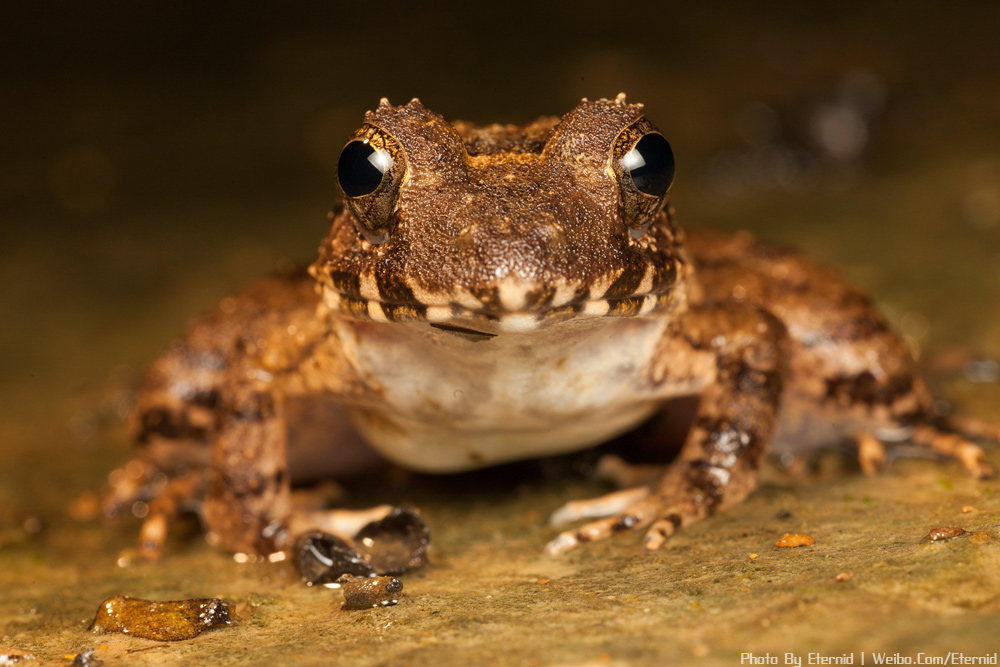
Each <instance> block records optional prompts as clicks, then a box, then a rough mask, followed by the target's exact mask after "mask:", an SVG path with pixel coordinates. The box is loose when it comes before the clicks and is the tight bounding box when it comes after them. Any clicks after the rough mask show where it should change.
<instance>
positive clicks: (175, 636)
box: [89, 595, 233, 641]
mask: <svg viewBox="0 0 1000 667" xmlns="http://www.w3.org/2000/svg"><path fill="white" fill-rule="evenodd" d="M232 617H233V605H232V604H231V603H229V602H225V601H224V600H220V599H219V598H194V599H191V600H174V601H169V602H153V601H151V600H140V599H138V598H131V597H126V596H123V595H118V596H114V597H110V598H108V599H107V600H105V601H104V602H102V603H101V606H100V607H99V608H98V610H97V614H96V615H95V616H94V622H93V623H91V624H90V628H89V630H91V631H92V632H98V631H104V632H121V633H123V634H127V635H133V636H135V637H142V638H144V639H155V640H158V641H176V640H179V639H191V638H193V637H197V636H198V635H200V634H201V633H202V632H204V631H205V630H207V629H209V628H211V627H215V626H217V625H231V624H232Z"/></svg>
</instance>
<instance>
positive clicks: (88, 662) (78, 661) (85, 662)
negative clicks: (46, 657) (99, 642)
mask: <svg viewBox="0 0 1000 667" xmlns="http://www.w3.org/2000/svg"><path fill="white" fill-rule="evenodd" d="M103 664H104V661H103V660H98V659H97V658H95V657H94V649H92V648H88V649H87V650H86V651H83V652H82V653H77V654H76V655H75V656H73V665H72V667H98V665H103Z"/></svg>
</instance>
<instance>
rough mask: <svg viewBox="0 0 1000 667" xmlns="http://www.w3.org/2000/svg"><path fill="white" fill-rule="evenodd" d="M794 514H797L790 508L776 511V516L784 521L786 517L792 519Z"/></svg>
mask: <svg viewBox="0 0 1000 667" xmlns="http://www.w3.org/2000/svg"><path fill="white" fill-rule="evenodd" d="M793 516H795V515H794V514H792V513H791V511H789V510H778V512H776V513H775V515H774V518H775V519H778V520H779V521H784V520H785V519H791V518H792V517H793Z"/></svg>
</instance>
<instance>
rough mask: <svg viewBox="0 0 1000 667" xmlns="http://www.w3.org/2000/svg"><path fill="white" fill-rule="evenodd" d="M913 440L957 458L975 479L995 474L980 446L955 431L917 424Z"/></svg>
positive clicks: (986, 477)
mask: <svg viewBox="0 0 1000 667" xmlns="http://www.w3.org/2000/svg"><path fill="white" fill-rule="evenodd" d="M913 441H914V442H916V443H917V444H920V445H924V446H926V447H930V448H931V449H933V450H934V451H936V452H938V453H939V454H943V455H944V456H948V457H951V458H955V459H958V460H959V461H960V462H961V463H962V465H963V466H965V469H966V470H967V471H968V472H969V474H970V475H971V476H973V477H975V478H976V479H988V478H990V477H993V476H994V475H995V474H996V473H995V471H994V470H993V466H991V465H990V463H989V461H987V460H986V453H985V452H983V450H982V448H981V447H979V446H978V445H975V444H973V443H971V442H969V441H968V440H966V439H965V438H964V437H963V436H962V435H959V434H957V433H951V432H948V431H942V430H940V429H938V428H935V427H933V426H918V427H917V428H915V429H914V430H913Z"/></svg>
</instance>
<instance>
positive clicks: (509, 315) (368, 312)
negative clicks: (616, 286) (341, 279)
mask: <svg viewBox="0 0 1000 667" xmlns="http://www.w3.org/2000/svg"><path fill="white" fill-rule="evenodd" d="M678 300H679V299H678V294H677V292H676V291H675V290H673V289H669V290H665V291H660V292H647V293H642V294H633V295H630V296H622V297H613V298H596V299H581V300H576V301H572V302H570V303H566V304H562V305H559V306H550V307H547V308H546V307H536V308H534V309H523V310H505V309H502V308H496V307H490V305H489V304H487V305H485V306H480V307H478V308H474V307H468V306H466V305H464V304H461V303H456V302H452V303H448V304H446V305H438V304H435V305H426V304H424V303H420V302H413V301H408V302H405V303H396V302H392V301H386V300H378V299H369V298H364V297H361V296H356V295H351V294H346V293H343V292H340V291H337V290H335V289H333V288H331V287H330V286H329V285H325V286H324V288H323V301H324V303H325V304H326V306H327V307H328V308H329V309H330V310H331V311H334V312H336V313H338V314H339V315H340V316H341V317H346V318H347V319H352V320H356V321H363V322H402V323H406V322H420V323H428V324H430V326H431V327H433V328H434V329H436V330H439V331H443V332H447V333H452V334H456V335H459V336H462V337H465V338H467V339H470V340H473V339H474V340H488V339H490V338H493V337H494V336H496V335H498V334H501V333H513V332H527V331H534V330H537V329H540V328H543V327H546V326H548V325H551V324H554V323H558V322H566V321H568V320H572V319H585V318H587V319H589V318H598V317H644V316H647V315H652V314H656V313H662V312H664V311H667V310H673V308H674V307H675V306H676V304H677V302H678Z"/></svg>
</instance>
